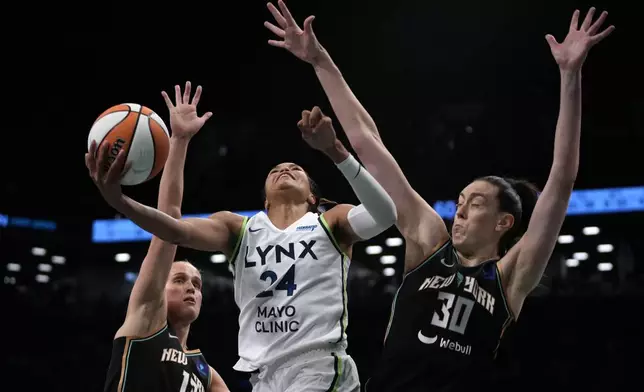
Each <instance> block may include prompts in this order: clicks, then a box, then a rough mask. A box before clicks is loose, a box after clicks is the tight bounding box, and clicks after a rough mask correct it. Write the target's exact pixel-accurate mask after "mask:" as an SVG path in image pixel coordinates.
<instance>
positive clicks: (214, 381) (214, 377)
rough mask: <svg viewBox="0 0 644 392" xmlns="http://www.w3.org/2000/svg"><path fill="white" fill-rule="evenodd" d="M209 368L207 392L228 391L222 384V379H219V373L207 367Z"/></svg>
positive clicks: (224, 384)
mask: <svg viewBox="0 0 644 392" xmlns="http://www.w3.org/2000/svg"><path fill="white" fill-rule="evenodd" d="M208 367H209V368H210V385H208V391H210V392H224V391H228V387H227V386H226V383H225V382H224V379H223V378H221V376H220V375H219V373H217V371H216V370H215V369H214V368H213V367H212V366H210V365H209V366H208Z"/></svg>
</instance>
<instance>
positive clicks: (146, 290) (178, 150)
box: [116, 82, 212, 336]
mask: <svg viewBox="0 0 644 392" xmlns="http://www.w3.org/2000/svg"><path fill="white" fill-rule="evenodd" d="M190 90H191V85H190V82H187V83H186V88H185V90H184V95H183V97H182V96H181V89H180V87H179V86H178V85H177V86H175V96H176V98H175V99H176V102H177V105H176V106H175V105H173V104H172V102H171V101H170V99H169V98H168V96H167V94H166V93H165V92H163V97H164V98H165V100H166V104H167V106H168V109H169V111H170V125H171V128H172V137H171V138H170V151H169V154H168V159H167V161H166V163H165V166H164V170H163V174H162V175H161V184H160V186H159V201H158V207H159V210H160V211H163V212H164V213H167V214H168V215H170V216H172V217H173V218H176V219H178V218H181V200H182V199H183V169H184V165H185V161H186V153H187V151H188V143H189V141H190V138H191V137H192V136H193V135H194V134H196V133H197V132H198V131H199V129H201V127H202V126H203V124H204V123H205V121H206V120H207V119H208V118H210V116H211V115H212V113H210V112H209V113H206V114H205V115H204V116H203V117H198V116H197V108H196V106H197V103H198V102H199V99H200V97H201V86H199V87H197V90H196V92H195V96H194V99H193V101H192V104H190ZM176 250H177V246H176V245H174V244H171V243H169V242H165V241H163V240H161V239H159V238H158V237H152V241H151V242H150V247H149V248H148V253H147V255H146V256H145V259H143V263H142V264H141V269H140V270H139V276H138V278H137V279H136V282H134V287H133V288H132V293H131V294H130V300H129V303H128V308H127V315H126V318H125V322H124V323H123V326H122V327H121V328H120V329H119V331H118V332H117V334H116V336H147V335H149V334H151V333H153V332H154V331H157V330H158V329H159V328H161V327H162V326H163V325H164V324H165V323H166V319H167V312H166V308H165V295H164V288H165V285H166V281H167V280H168V275H169V274H170V269H171V268H172V263H173V262H174V257H175V254H176Z"/></svg>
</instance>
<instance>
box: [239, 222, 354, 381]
mask: <svg viewBox="0 0 644 392" xmlns="http://www.w3.org/2000/svg"><path fill="white" fill-rule="evenodd" d="M231 262H232V263H234V275H235V302H236V303H237V306H239V309H240V315H239V361H237V363H236V364H235V366H234V368H235V370H238V371H243V372H250V371H254V370H257V369H259V368H260V367H262V366H265V365H268V364H271V363H274V362H275V361H276V360H279V359H282V358H287V357H291V356H292V355H299V354H301V353H303V352H306V351H310V350H315V349H325V348H331V347H335V346H337V345H338V344H340V345H346V333H345V331H346V327H347V320H348V317H347V294H346V279H347V272H348V268H349V259H348V257H347V256H346V255H344V254H343V253H342V252H341V251H340V248H339V247H338V245H337V243H336V241H335V239H334V238H333V235H332V234H331V231H330V229H329V227H328V225H327V224H326V221H325V220H324V218H323V217H322V216H321V215H318V214H314V213H311V212H308V213H307V214H306V215H304V216H303V217H302V218H300V219H299V220H297V221H296V222H295V223H293V224H292V225H291V226H289V227H288V228H286V229H284V230H280V229H278V228H277V227H275V226H274V225H273V223H272V222H271V221H270V219H268V216H267V215H266V214H265V213H264V212H260V213H258V214H257V215H255V216H253V217H252V218H250V219H248V220H246V221H245V222H244V225H243V227H242V234H241V240H240V241H239V242H238V244H237V246H236V247H235V252H234V253H233V257H232V258H231Z"/></svg>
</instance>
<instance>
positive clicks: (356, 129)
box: [264, 0, 449, 268]
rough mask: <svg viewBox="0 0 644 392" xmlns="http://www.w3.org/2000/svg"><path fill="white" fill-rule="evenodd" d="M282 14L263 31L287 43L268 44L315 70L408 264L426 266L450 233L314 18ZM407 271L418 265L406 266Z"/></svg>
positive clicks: (282, 10)
mask: <svg viewBox="0 0 644 392" xmlns="http://www.w3.org/2000/svg"><path fill="white" fill-rule="evenodd" d="M278 5H279V8H280V9H279V10H278V9H277V8H275V6H273V5H272V4H270V3H269V4H268V8H269V10H270V11H271V13H272V14H273V16H274V18H275V21H276V22H277V24H278V25H279V27H278V26H275V25H273V24H271V23H269V22H265V23H264V25H265V26H266V27H267V28H268V29H269V30H271V31H272V32H273V33H274V34H275V35H277V36H278V37H279V38H282V39H283V40H269V44H271V45H273V46H276V47H280V48H284V49H287V50H288V51H290V52H291V53H293V54H294V55H295V56H296V57H298V58H300V59H301V60H303V61H306V62H308V63H310V64H312V65H313V67H314V69H315V72H316V75H317V76H318V79H319V80H320V83H321V84H322V87H323V89H324V91H325V93H326V95H327V97H328V98H329V101H330V102H331V106H332V107H333V110H334V112H335V114H336V116H337V117H338V120H339V121H340V124H341V125H342V128H343V129H344V131H345V133H346V134H347V137H348V139H349V142H350V143H351V146H352V147H353V149H354V150H355V151H356V154H357V155H358V157H359V158H360V160H361V161H362V163H363V164H364V166H365V168H366V169H367V170H369V172H370V173H371V174H372V175H373V177H374V178H375V179H376V180H377V181H378V182H379V183H380V184H381V185H382V186H383V188H384V189H385V190H386V191H387V193H389V195H390V196H391V198H392V200H393V201H394V203H395V205H396V209H397V212H398V218H397V223H396V225H397V227H398V229H399V230H400V232H401V233H402V234H403V236H404V237H405V239H406V240H407V252H408V255H407V257H406V259H407V261H410V260H416V261H418V262H420V261H422V260H421V259H422V258H423V256H425V255H427V254H429V253H431V252H433V250H435V249H437V248H438V247H439V246H440V245H442V244H443V243H444V242H445V241H446V240H447V239H448V238H449V233H448V232H447V228H446V227H445V224H444V222H443V220H442V219H441V217H440V216H439V215H438V214H437V213H436V211H434V210H433V209H432V208H431V207H430V206H429V204H427V202H425V200H423V198H422V197H420V195H419V194H418V193H417V192H416V191H415V190H414V189H413V188H412V187H411V185H410V184H409V182H408V181H407V178H406V177H405V175H404V174H403V172H402V170H401V169H400V166H399V165H398V163H397V162H396V160H395V159H394V158H393V156H392V155H391V154H390V152H389V151H388V150H387V148H385V146H384V144H383V143H382V141H381V139H380V135H379V134H378V129H377V127H376V124H375V123H374V121H373V119H372V118H371V116H370V115H369V113H368V112H367V111H366V110H365V108H364V107H363V106H362V105H361V104H360V102H359V101H358V99H357V98H356V97H355V95H354V94H353V92H352V91H351V89H350V88H349V86H348V84H347V83H346V81H345V80H344V78H343V76H342V74H341V72H340V71H339V69H338V68H337V67H336V66H335V64H334V63H333V61H332V59H331V57H330V56H329V54H328V52H327V51H326V50H325V49H324V48H323V47H322V46H321V45H320V43H319V42H318V41H317V39H316V38H315V34H314V33H313V28H312V22H313V19H314V17H313V16H309V17H308V18H307V19H306V20H305V21H304V30H302V29H300V28H299V26H298V25H297V23H296V22H295V20H294V19H293V17H292V16H291V14H290V12H289V10H288V9H287V8H286V5H285V4H284V2H283V1H281V0H279V1H278ZM406 267H407V268H409V267H413V265H409V263H407V264H406Z"/></svg>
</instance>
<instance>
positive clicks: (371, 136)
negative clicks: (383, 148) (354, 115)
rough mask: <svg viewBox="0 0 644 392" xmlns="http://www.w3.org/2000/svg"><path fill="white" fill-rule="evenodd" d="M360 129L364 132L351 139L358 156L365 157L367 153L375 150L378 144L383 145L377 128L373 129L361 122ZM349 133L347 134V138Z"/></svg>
mask: <svg viewBox="0 0 644 392" xmlns="http://www.w3.org/2000/svg"><path fill="white" fill-rule="evenodd" d="M358 128H360V129H362V132H359V133H358V135H357V136H354V137H353V138H351V139H350V142H351V147H353V150H354V151H355V152H356V154H358V156H359V157H360V156H363V155H364V154H365V153H367V151H370V150H373V148H374V146H375V144H376V143H382V142H381V140H380V136H379V135H378V130H377V129H375V127H371V126H369V125H368V124H366V123H364V122H362V121H361V122H360V125H359V126H358ZM348 135H349V133H348V132H347V136H348Z"/></svg>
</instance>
